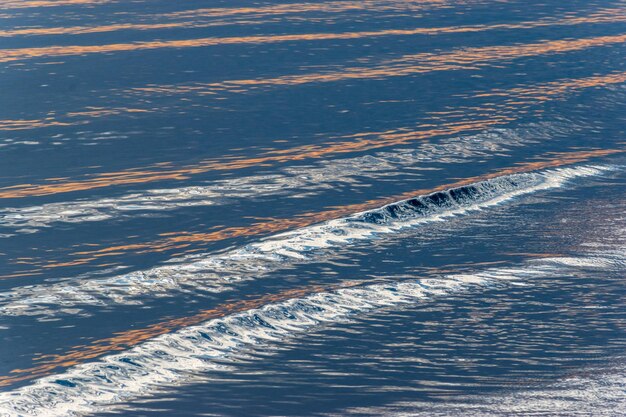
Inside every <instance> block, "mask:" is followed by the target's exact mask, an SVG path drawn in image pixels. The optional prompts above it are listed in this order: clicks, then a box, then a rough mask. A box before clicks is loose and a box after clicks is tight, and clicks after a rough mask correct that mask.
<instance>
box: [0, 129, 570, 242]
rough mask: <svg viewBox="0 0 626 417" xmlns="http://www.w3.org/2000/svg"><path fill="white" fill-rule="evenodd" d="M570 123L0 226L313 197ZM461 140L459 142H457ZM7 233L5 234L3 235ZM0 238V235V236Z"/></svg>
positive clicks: (29, 227) (1, 214)
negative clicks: (271, 199)
mask: <svg viewBox="0 0 626 417" xmlns="http://www.w3.org/2000/svg"><path fill="white" fill-rule="evenodd" d="M570 130H571V127H565V126H561V125H559V124H547V123H546V124H538V125H535V126H530V127H528V128H525V129H492V130H491V131H489V132H485V133H479V134H476V135H471V136H463V137H462V138H459V137H453V138H447V139H444V140H442V141H440V142H438V143H426V144H423V145H422V146H420V147H419V148H417V149H400V150H393V151H388V152H378V153H376V154H373V155H366V156H359V157H354V158H345V159H334V160H329V161H323V162H320V163H317V164H315V165H306V166H292V167H287V168H284V169H281V170H280V171H278V172H277V173H276V174H267V175H254V176H248V177H241V178H234V179H227V180H221V181H214V182H212V183H211V184H209V185H197V186H190V187H176V188H167V189H152V190H146V191H143V192H139V193H132V194H126V195H122V196H119V197H109V198H101V199H96V200H75V201H63V202H58V203H49V204H42V205H39V206H28V207H6V208H1V209H0V227H4V228H7V229H14V230H12V231H13V232H18V233H20V232H21V233H34V232H36V231H38V230H40V229H41V228H46V227H50V226H52V225H53V224H54V223H83V222H97V221H103V220H109V219H114V218H120V217H131V216H136V215H139V214H145V213H149V212H157V211H170V210H175V209H179V208H185V207H200V206H215V205H218V206H219V205H226V204H229V203H230V202H232V201H233V200H235V201H241V200H249V199H253V198H259V197H268V196H281V195H289V194H293V193H294V192H296V191H298V195H299V196H301V195H302V192H300V190H306V195H309V196H311V195H315V194H317V193H320V192H322V191H323V190H328V189H332V188H333V187H335V186H336V184H337V183H338V182H341V183H342V184H345V185H347V186H351V187H352V186H358V185H359V184H361V183H362V178H363V176H365V175H366V176H367V179H368V183H369V182H370V181H371V180H374V179H382V178H386V177H389V176H391V175H394V171H398V170H405V171H406V170H408V169H412V170H418V166H417V164H420V163H428V162H431V163H432V162H438V163H447V164H452V163H463V162H467V161H468V160H471V159H472V158H476V157H480V158H487V157H490V156H491V155H493V154H494V153H497V154H502V153H505V152H507V151H509V150H510V149H512V148H517V147H521V146H524V145H528V144H532V143H537V142H539V141H542V140H548V139H550V138H551V136H552V135H553V134H563V133H564V132H565V131H570ZM460 139H462V140H460ZM9 236H11V235H9V234H7V235H6V237H9ZM0 237H1V236H0Z"/></svg>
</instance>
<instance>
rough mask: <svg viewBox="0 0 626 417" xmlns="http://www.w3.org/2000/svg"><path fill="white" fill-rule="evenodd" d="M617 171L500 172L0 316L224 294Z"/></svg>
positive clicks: (68, 285)
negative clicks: (353, 249)
mask: <svg viewBox="0 0 626 417" xmlns="http://www.w3.org/2000/svg"><path fill="white" fill-rule="evenodd" d="M615 169H617V168H616V167H614V166H579V167H571V168H559V169H553V170H546V171H542V172H531V173H523V174H514V175H507V176H501V177H496V178H492V179H489V180H485V181H482V182H477V183H474V184H469V185H466V186H462V187H458V188H453V189H449V190H446V191H439V192H435V193H432V194H428V195H424V196H419V197H416V198H411V199H408V200H403V201H399V202H396V203H393V204H389V205H386V206H384V207H381V208H378V209H374V210H369V211H364V212H361V213H355V214H353V215H351V216H348V217H344V218H339V219H335V220H330V221H326V222H323V223H319V224H315V225H312V226H309V227H303V228H300V229H296V230H293V231H290V232H287V233H282V234H278V235H275V236H273V237H271V238H268V239H265V240H261V241H259V242H256V243H252V244H249V245H247V246H244V247H241V248H238V249H234V250H230V251H228V252H224V253H218V254H204V255H193V256H188V257H185V258H182V259H179V260H177V262H176V263H174V264H170V265H164V266H159V267H155V268H152V269H148V270H144V271H135V272H130V273H127V274H123V275H118V276H114V277H106V278H92V279H74V280H71V281H70V280H68V281H61V282H58V283H56V284H51V285H35V286H28V287H18V288H14V289H11V290H10V291H8V292H5V293H2V294H0V314H1V315H11V316H18V315H32V316H45V317H46V318H49V317H51V316H54V315H58V314H86V313H85V311H84V310H83V308H84V307H86V306H98V305H100V306H107V305H111V304H117V303H119V304H141V299H140V297H142V296H143V297H145V296H148V295H149V296H153V297H166V296H172V295H174V294H175V293H176V292H177V291H198V290H201V291H204V292H215V293H217V292H223V291H227V290H230V289H232V287H233V285H236V284H237V283H238V282H242V281H246V280H252V279H258V278H261V277H263V276H264V275H266V274H268V273H270V272H272V271H276V270H279V269H281V268H285V267H288V266H290V265H294V264H301V263H306V262H313V261H316V260H319V259H320V258H321V257H324V256H332V254H333V253H334V252H336V251H337V250H338V249H340V248H342V247H345V246H348V245H352V244H355V243H357V242H363V241H368V240H372V239H379V238H382V237H384V236H389V235H393V234H396V233H398V232H402V231H403V230H407V229H410V228H413V227H416V226H419V225H420V224H423V223H427V222H433V221H440V220H443V219H445V218H447V217H451V216H458V215H464V214H468V213H471V212H473V211H477V210H481V209H484V208H487V207H489V206H493V205H496V204H499V203H502V202H504V201H507V200H511V199H513V198H515V197H517V196H522V195H526V194H530V193H534V192H537V191H541V190H547V189H552V188H558V187H561V186H563V185H564V184H565V183H566V182H567V181H568V180H571V179H574V178H580V177H589V176H598V175H601V174H602V173H605V172H608V171H610V170H615Z"/></svg>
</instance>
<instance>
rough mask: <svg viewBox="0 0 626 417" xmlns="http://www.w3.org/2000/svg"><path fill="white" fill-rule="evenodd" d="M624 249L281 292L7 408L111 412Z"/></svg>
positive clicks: (1, 407) (1, 404) (32, 388)
mask: <svg viewBox="0 0 626 417" xmlns="http://www.w3.org/2000/svg"><path fill="white" fill-rule="evenodd" d="M623 255H624V254H623V253H621V255H620V256H617V255H615V256H614V255H603V256H599V255H598V254H595V253H591V254H589V256H587V255H585V256H581V257H578V258H571V257H570V258H564V259H565V262H560V258H546V259H536V260H532V261H529V262H526V263H524V264H522V265H520V266H517V267H508V268H492V269H487V270H484V271H479V272H476V273H465V274H455V275H447V276H444V277H442V278H428V279H411V280H405V281H389V282H385V283H379V284H370V285H364V283H363V282H360V283H359V282H349V283H344V284H343V287H339V288H337V286H336V287H334V288H330V289H329V288H316V289H313V291H312V292H309V293H304V294H301V295H299V296H296V297H294V298H287V299H280V298H281V297H280V296H279V297H276V298H278V300H277V301H275V302H271V303H268V304H262V305H260V306H258V307H255V308H250V309H247V310H245V311H240V312H236V313H233V314H229V315H226V316H223V317H219V318H215V319H210V320H206V321H202V322H200V323H196V324H193V325H190V326H187V327H185V328H183V329H181V330H178V331H176V332H173V333H169V334H161V335H160V336H158V337H155V338H153V339H151V340H149V341H146V342H144V343H142V344H137V345H136V346H134V347H132V348H130V349H128V350H127V351H125V352H123V353H118V354H110V355H108V356H104V357H102V358H101V359H99V360H98V361H96V362H92V363H86V364H80V365H75V366H73V367H72V368H69V369H67V370H66V371H64V372H62V373H59V374H56V375H51V376H45V377H42V378H40V379H38V380H37V381H36V382H35V383H34V384H32V385H29V386H25V387H22V388H18V389H16V390H14V391H9V392H5V393H2V394H0V413H7V414H8V415H15V414H17V413H19V414H20V415H25V416H40V415H45V416H66V415H70V414H71V413H77V414H84V413H93V412H97V411H100V410H102V409H103V407H107V410H110V405H113V404H117V405H120V403H123V402H125V401H128V400H131V399H133V398H136V397H138V396H142V395H149V394H151V393H153V392H155V391H157V390H159V389H161V388H165V387H167V386H171V385H178V384H181V383H189V382H192V381H194V380H197V379H198V378H200V377H201V376H200V375H199V374H201V373H205V374H206V373H210V372H211V371H223V370H228V369H231V368H233V367H235V366H237V364H238V363H239V361H240V360H241V359H242V358H245V357H246V356H247V354H249V353H252V352H254V351H255V350H257V349H258V348H259V347H260V348H261V349H266V348H267V347H273V346H275V345H277V344H278V343H281V342H284V341H285V340H288V339H290V338H293V337H297V336H300V335H302V334H304V333H306V332H308V331H310V330H312V329H316V328H320V327H321V326H324V325H337V324H343V323H349V322H351V321H354V319H355V318H359V317H363V316H364V315H365V314H371V313H373V312H377V311H380V310H383V309H394V310H398V309H401V308H403V307H404V306H409V305H415V304H417V303H419V302H424V301H427V300H429V299H432V298H434V297H437V296H445V295H450V294H454V293H458V292H461V291H464V292H467V291H470V290H472V289H477V288H489V287H500V286H505V285H526V283H527V281H529V280H533V279H538V278H543V277H551V276H562V275H563V274H568V273H572V272H573V271H577V270H578V269H580V265H584V267H585V268H600V269H601V270H606V269H607V268H609V269H613V270H616V268H621V266H622V265H623ZM617 258H619V259H617ZM572 260H575V261H572ZM107 353H110V351H109V352H107ZM86 357H87V358H89V357H91V358H93V356H88V355H87V356H86ZM83 360H84V359H83ZM72 362H73V363H75V362H74V361H72ZM57 366H64V365H63V363H61V364H58V365H57ZM43 368H44V369H48V371H46V373H49V369H54V368H55V366H54V364H53V366H52V367H51V368H46V366H45V365H44V366H43ZM36 370H37V368H33V369H31V370H30V371H31V372H34V371H36ZM23 371H28V370H23ZM11 378H12V377H9V378H8V379H7V378H3V379H5V381H7V380H10V379H11ZM13 378H15V377H13ZM24 378H25V379H28V378H27V377H24ZM204 378H210V375H205V376H204ZM16 379H17V378H16Z"/></svg>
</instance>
